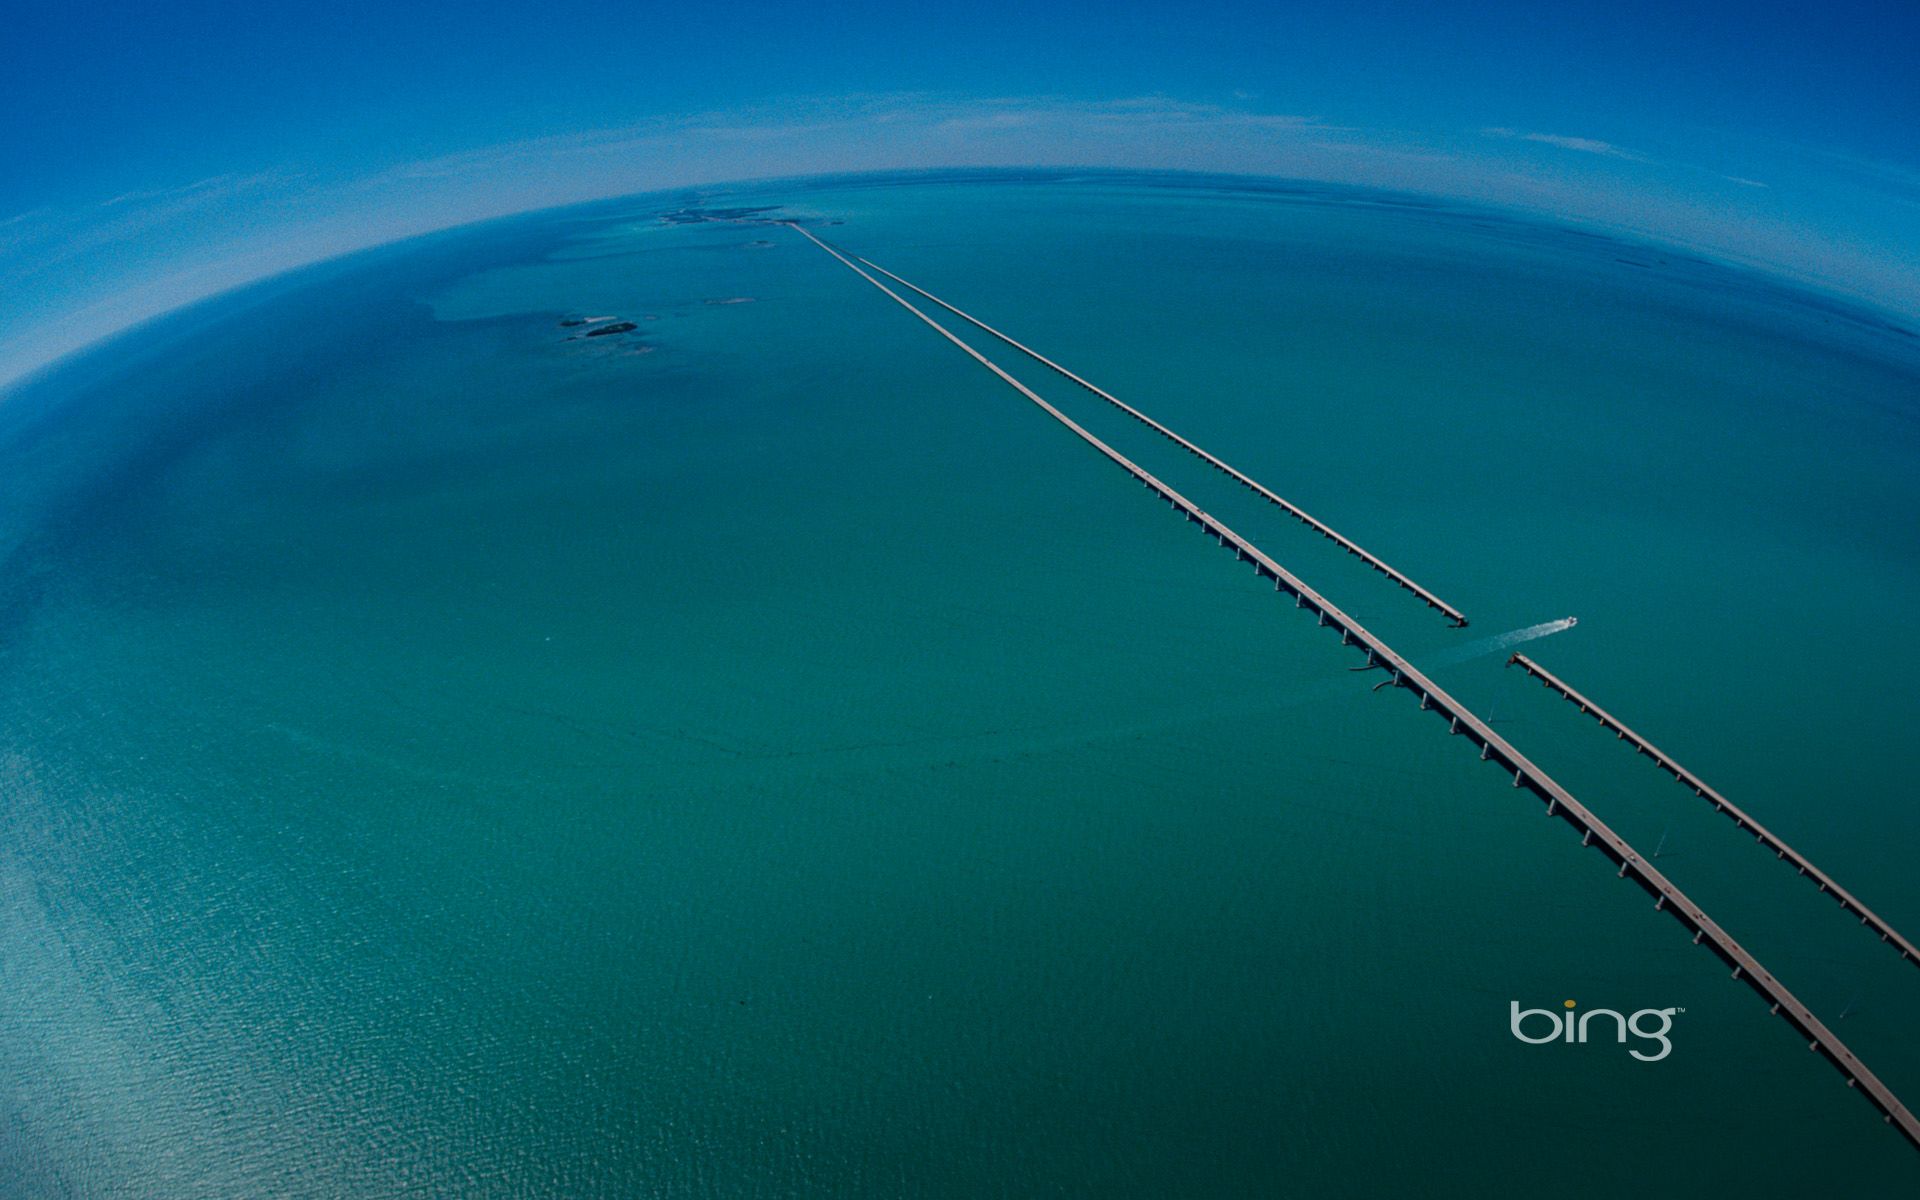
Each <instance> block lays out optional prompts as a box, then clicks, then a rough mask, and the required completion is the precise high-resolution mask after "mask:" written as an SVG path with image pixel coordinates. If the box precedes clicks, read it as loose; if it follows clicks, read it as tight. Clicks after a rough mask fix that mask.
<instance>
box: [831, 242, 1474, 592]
mask: <svg viewBox="0 0 1920 1200" xmlns="http://www.w3.org/2000/svg"><path fill="white" fill-rule="evenodd" d="M860 261H861V262H863V263H865V264H866V265H867V266H869V267H872V268H873V269H874V270H876V271H878V272H880V273H881V274H882V275H885V276H886V277H887V278H888V279H891V280H893V281H894V282H895V283H897V284H899V285H901V286H902V287H905V288H911V289H912V290H913V291H915V292H918V293H919V294H920V295H922V296H925V297H926V298H927V299H929V300H931V301H933V302H934V303H935V304H938V305H939V306H940V307H941V308H944V309H946V310H947V311H948V312H950V313H952V314H953V315H954V316H956V317H959V318H960V319H961V320H963V321H967V322H969V323H971V324H973V325H976V326H978V327H979V328H981V329H982V330H984V331H986V332H987V333H989V334H992V335H993V336H994V337H997V338H999V339H1000V340H1001V341H1003V342H1005V343H1006V344H1007V345H1009V346H1012V347H1013V348H1014V349H1015V350H1018V351H1019V352H1020V353H1022V354H1024V355H1026V356H1027V357H1028V358H1031V359H1033V360H1034V361H1035V362H1037V363H1039V364H1040V365H1041V366H1043V367H1046V368H1047V369H1049V370H1051V371H1054V372H1057V373H1058V374H1060V375H1063V376H1065V377H1066V378H1067V379H1070V380H1072V381H1073V382H1074V383H1077V384H1079V385H1080V386H1081V387H1083V388H1085V389H1087V390H1088V391H1089V392H1092V393H1093V394H1094V395H1096V396H1098V397H1100V398H1101V399H1102V400H1105V401H1106V402H1107V403H1108V404H1111V405H1113V406H1114V407H1115V408H1117V409H1119V410H1120V411H1121V412H1123V413H1125V414H1127V415H1128V416H1129V417H1132V418H1133V419H1134V420H1136V421H1138V422H1140V423H1141V424H1142V425H1145V426H1147V427H1148V428H1149V429H1151V430H1153V431H1154V432H1155V433H1157V434H1159V435H1160V436H1161V437H1164V438H1166V439H1167V440H1168V441H1170V442H1172V443H1174V444H1175V445H1176V446H1179V447H1180V448H1181V449H1183V450H1185V451H1186V452H1187V453H1189V454H1191V455H1193V456H1195V457H1196V458H1199V459H1200V460H1201V461H1203V462H1205V463H1206V464H1207V465H1208V466H1210V467H1212V468H1213V469H1215V470H1216V471H1220V472H1221V473H1223V474H1225V475H1227V476H1228V477H1230V478H1231V479H1233V480H1234V481H1235V482H1236V483H1238V484H1240V485H1241V486H1242V487H1245V488H1247V489H1248V490H1250V491H1252V492H1254V493H1255V494H1256V495H1258V496H1260V497H1261V498H1262V499H1264V500H1266V501H1267V502H1268V503H1269V504H1273V505H1275V506H1277V507H1279V508H1280V509H1282V510H1283V511H1285V512H1286V513H1287V514H1288V515H1289V516H1291V517H1293V518H1295V519H1296V520H1298V521H1300V522H1301V523H1302V524H1304V525H1306V526H1308V527H1309V528H1311V529H1313V530H1314V531H1315V532H1316V533H1318V534H1320V535H1321V536H1322V537H1324V538H1327V539H1329V540H1330V541H1332V542H1333V543H1334V544H1336V545H1338V546H1339V547H1340V548H1341V549H1342V550H1345V551H1346V552H1347V553H1348V554H1351V555H1353V556H1354V557H1356V558H1358V559H1359V560H1360V561H1361V562H1364V563H1366V564H1367V565H1368V566H1369V567H1372V568H1373V569H1374V570H1376V571H1378V572H1380V573H1381V574H1382V575H1385V576H1386V577H1387V578H1388V579H1391V580H1393V582H1395V583H1397V584H1399V585H1400V586H1401V587H1403V588H1405V589H1407V590H1408V591H1410V592H1412V593H1413V594H1414V595H1416V596H1418V597H1420V599H1422V600H1424V601H1426V603H1427V607H1429V608H1437V609H1439V610H1440V611H1441V612H1442V613H1443V614H1445V615H1446V617H1447V618H1448V619H1449V620H1450V621H1452V622H1453V623H1454V624H1455V625H1456V626H1463V625H1465V624H1466V623H1467V618H1466V615H1465V614H1464V613H1462V612H1461V611H1460V610H1459V609H1457V608H1455V607H1454V606H1453V605H1451V604H1448V603H1447V602H1446V601H1444V600H1442V599H1441V598H1440V597H1438V596H1436V595H1434V594H1433V593H1432V592H1430V591H1428V590H1427V589H1426V588H1423V587H1421V586H1420V585H1419V584H1417V583H1415V582H1414V581H1413V580H1412V579H1410V578H1408V577H1407V576H1406V574H1405V573H1403V572H1401V571H1398V570H1395V569H1394V568H1393V567H1391V566H1389V565H1387V563H1386V561H1385V560H1384V559H1382V558H1381V557H1380V556H1379V555H1377V554H1373V553H1370V552H1369V551H1367V550H1364V549H1362V548H1361V547H1360V546H1359V545H1358V544H1357V543H1355V542H1354V541H1353V540H1352V539H1351V538H1348V537H1347V536H1345V535H1344V534H1342V533H1340V532H1339V531H1338V530H1336V529H1334V528H1333V527H1332V526H1330V525H1328V524H1327V523H1326V522H1325V521H1322V520H1319V519H1318V518H1316V517H1314V516H1312V515H1311V514H1309V513H1308V512H1307V511H1306V510H1304V509H1302V508H1301V507H1300V506H1299V505H1297V504H1295V503H1293V501H1291V500H1288V499H1286V498H1285V497H1283V496H1281V495H1280V494H1278V493H1277V492H1275V491H1274V490H1273V489H1272V488H1269V487H1268V486H1267V485H1266V484H1264V483H1261V482H1260V481H1259V480H1257V479H1255V478H1253V477H1252V476H1250V475H1247V474H1245V473H1244V472H1242V471H1239V470H1237V469H1235V468H1234V467H1231V466H1229V465H1228V464H1227V463H1225V462H1223V461H1221V460H1220V459H1219V458H1218V457H1216V456H1215V455H1213V454H1210V453H1208V452H1207V451H1206V450H1203V449H1201V448H1200V447H1199V446H1197V445H1195V444H1194V443H1192V442H1190V441H1188V440H1187V439H1186V438H1184V437H1181V436H1180V435H1179V434H1177V433H1175V432H1174V431H1173V430H1171V429H1169V428H1167V427H1166V426H1165V425H1162V424H1161V423H1160V422H1158V421H1156V420H1154V419H1153V418H1152V417H1150V416H1148V415H1147V414H1146V413H1143V412H1141V411H1140V410H1139V409H1137V408H1135V407H1133V406H1132V405H1131V404H1128V403H1127V402H1126V401H1124V400H1122V399H1120V398H1119V397H1118V396H1115V395H1114V394H1113V393H1111V392H1109V391H1107V390H1105V389H1104V388H1101V387H1099V386H1097V385H1095V384H1093V383H1090V382H1089V381H1087V380H1086V379H1083V378H1081V377H1080V376H1078V375H1076V374H1074V373H1073V372H1072V371H1069V370H1067V369H1066V368H1065V367H1063V366H1061V365H1060V364H1059V363H1057V362H1055V361H1053V360H1052V359H1050V358H1048V357H1047V356H1046V355H1044V354H1042V353H1040V352H1039V351H1038V350H1035V349H1033V348H1031V347H1029V346H1027V345H1024V344H1023V343H1020V342H1016V341H1014V340H1013V338H1011V337H1009V336H1007V335H1006V334H1004V333H1002V332H1000V331H999V330H998V329H995V328H994V327H993V326H991V325H989V324H987V323H986V322H985V321H982V320H981V319H980V318H978V317H976V316H974V315H972V314H971V313H967V312H962V311H961V310H960V309H958V308H955V307H954V306H953V305H951V304H949V303H947V302H946V301H945V300H942V299H941V298H940V297H938V296H936V295H934V294H933V293H932V292H929V291H928V290H927V289H925V288H923V287H921V286H920V285H919V284H916V283H911V282H909V281H907V280H905V279H902V278H900V277H899V276H898V275H895V274H894V273H893V272H892V271H889V270H887V269H886V268H885V267H883V266H881V265H880V264H878V263H876V262H874V261H873V260H872V259H869V258H862V259H860Z"/></svg>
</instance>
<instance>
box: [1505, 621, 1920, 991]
mask: <svg viewBox="0 0 1920 1200" xmlns="http://www.w3.org/2000/svg"><path fill="white" fill-rule="evenodd" d="M1507 662H1508V664H1509V665H1511V666H1517V667H1519V668H1520V669H1522V670H1524V671H1525V672H1526V673H1527V674H1529V675H1531V676H1533V677H1534V678H1535V679H1538V680H1539V681H1540V682H1541V683H1543V684H1545V685H1546V686H1547V687H1548V688H1549V689H1551V690H1553V691H1555V692H1558V693H1559V694H1560V695H1562V696H1564V697H1565V698H1566V699H1567V700H1568V701H1570V702H1571V703H1573V704H1576V705H1578V706H1579V708H1580V711H1581V712H1582V713H1585V714H1586V715H1588V716H1590V717H1593V718H1595V719H1596V720H1597V721H1599V723H1600V726H1601V728H1603V729H1610V730H1612V731H1613V732H1614V734H1615V735H1616V736H1617V737H1618V738H1619V740H1621V741H1623V742H1626V743H1628V744H1629V745H1631V746H1632V747H1633V748H1634V751H1635V753H1637V754H1644V755H1646V756H1647V757H1648V758H1650V759H1652V760H1653V765H1654V766H1656V767H1658V768H1660V769H1661V770H1662V771H1665V772H1666V773H1667V774H1669V775H1671V776H1673V777H1674V778H1675V779H1677V780H1679V781H1680V782H1681V783H1682V784H1683V785H1685V786H1686V787H1689V788H1692V789H1693V794H1694V795H1696V796H1698V797H1700V798H1701V799H1702V800H1705V801H1707V802H1708V803H1709V804H1712V805H1713V810H1714V811H1715V812H1717V813H1721V814H1723V815H1724V816H1726V817H1727V818H1728V819H1730V820H1731V821H1732V822H1733V823H1734V824H1735V825H1737V826H1739V827H1740V828H1741V829H1744V830H1746V831H1747V832H1748V833H1751V834H1753V836H1754V839H1755V840H1756V841H1758V842H1759V843H1760V844H1761V845H1763V846H1765V847H1766V848H1767V849H1769V850H1771V851H1773V853H1774V857H1776V858H1778V859H1780V860H1781V861H1783V862H1787V863H1791V864H1792V865H1793V866H1794V867H1796V868H1798V869H1799V872H1800V874H1802V875H1804V876H1806V877H1807V878H1808V879H1810V880H1812V881H1813V882H1814V883H1817V884H1819V885H1820V890H1821V891H1823V892H1826V893H1827V894H1829V895H1831V896H1832V897H1833V898H1834V899H1835V900H1837V901H1839V902H1840V907H1841V908H1843V909H1845V910H1846V911H1847V912H1850V913H1852V914H1853V915H1854V916H1856V917H1859V918H1860V923H1861V924H1862V925H1865V926H1867V927H1868V928H1870V929H1872V930H1873V931H1874V932H1875V933H1877V934H1879V935H1880V940H1881V941H1883V942H1885V943H1887V944H1888V945H1890V946H1892V947H1893V948H1894V949H1895V950H1898V951H1899V952H1900V957H1901V958H1904V959H1906V960H1907V961H1908V962H1910V963H1913V964H1914V965H1915V966H1920V948H1916V947H1915V946H1914V944H1913V943H1912V942H1910V941H1908V940H1907V939H1906V938H1905V937H1904V936H1902V935H1901V933H1900V931H1899V930H1897V929H1895V928H1894V927H1893V926H1891V925H1889V924H1887V922H1886V921H1885V920H1884V919H1883V918H1882V917H1881V916H1880V915H1879V914H1878V913H1876V912H1874V911H1873V910H1872V909H1870V908H1868V907H1867V906H1866V905H1864V904H1862V903H1860V901H1859V900H1857V899H1855V898H1854V895H1853V893H1852V892H1849V891H1848V890H1847V889H1845V888H1843V887H1841V886H1840V885H1839V884H1838V883H1835V882H1834V881H1833V878H1832V877H1831V876H1829V875H1828V874H1827V873H1826V872H1825V871H1822V870H1821V869H1820V868H1819V867H1816V866H1814V865H1813V863H1811V862H1810V861H1808V859H1807V857H1806V855H1804V854H1801V853H1800V852H1799V851H1798V850H1795V849H1794V848H1793V847H1792V846H1789V845H1787V843H1786V842H1785V841H1784V840H1782V839H1781V838H1780V836H1779V835H1778V834H1776V833H1774V832H1773V831H1772V830H1771V829H1768V828H1767V827H1766V826H1765V825H1762V824H1761V823H1760V822H1758V821H1756V820H1754V819H1753V818H1752V817H1751V816H1749V815H1747V813H1746V811H1745V810H1744V809H1742V808H1741V807H1740V806H1739V805H1737V804H1735V803H1734V802H1733V801H1731V800H1729V799H1727V798H1726V797H1725V796H1722V795H1721V794H1720V793H1719V792H1717V791H1715V790H1714V789H1713V788H1711V787H1709V786H1707V783H1706V781H1705V780H1703V779H1701V778H1700V777H1699V776H1698V775H1695V774H1694V773H1693V772H1692V771H1689V770H1687V769H1686V768H1685V767H1683V766H1681V765H1680V764H1679V763H1678V762H1675V761H1674V759H1673V756H1672V755H1670V754H1667V753H1666V752H1665V751H1663V750H1661V749H1660V748H1659V747H1658V746H1656V745H1654V744H1653V743H1652V742H1649V741H1648V740H1647V739H1645V738H1643V737H1641V736H1640V735H1639V734H1637V733H1635V732H1634V731H1633V730H1631V729H1629V728H1628V727H1627V726H1626V724H1625V723H1624V722H1622V721H1621V720H1620V719H1619V718H1618V717H1616V716H1614V715H1613V714H1612V713H1610V712H1608V711H1607V710H1606V709H1604V708H1601V707H1600V706H1599V705H1598V704H1595V703H1594V702H1593V701H1591V700H1589V699H1587V698H1586V697H1585V696H1583V695H1581V694H1580V693H1579V692H1577V691H1575V690H1573V688H1572V687H1570V686H1569V685H1568V684H1567V683H1566V682H1565V681H1563V680H1562V679H1561V678H1560V677H1559V676H1557V675H1555V674H1554V673H1553V672H1551V671H1549V670H1547V669H1546V668H1545V667H1543V666H1541V665H1540V664H1539V663H1537V662H1534V661H1533V660H1532V659H1530V658H1528V657H1527V656H1526V655H1524V654H1515V655H1514V656H1513V657H1512V658H1509V659H1508V660H1507Z"/></svg>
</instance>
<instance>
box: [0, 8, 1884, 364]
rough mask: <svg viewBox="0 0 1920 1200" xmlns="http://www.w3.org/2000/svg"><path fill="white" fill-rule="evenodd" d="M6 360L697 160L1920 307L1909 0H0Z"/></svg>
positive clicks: (689, 176) (701, 166) (664, 176)
mask: <svg viewBox="0 0 1920 1200" xmlns="http://www.w3.org/2000/svg"><path fill="white" fill-rule="evenodd" d="M4 15H5V16H6V22H5V24H4V26H0V98H4V101H5V102H4V103H3V104H0V383H3V382H4V381H5V380H7V379H9V378H12V377H16V376H18V375H19V374H21V373H22V372H25V371H28V370H31V369H32V368H34V367H35V366H37V365H39V364H41V363H44V362H46V361H48V360H49V359H50V358H52V357H54V356H57V355H59V354H61V353H64V352H66V351H69V350H71V349H73V348H75V347H77V346H80V345H83V344H85V343H87V342H89V341H91V340H94V339H96V338H97V337H99V336H100V335H102V334H104V333H106V332H110V331H111V330H113V329H116V328H119V327H122V326H124V325H126V324H129V323H131V322H134V321H137V320H140V319H143V318H145V317H147V316H151V315H154V314H155V313H158V312H161V311H165V310H167V309H169V308H172V307H175V306H177V305H179V304H182V303H187V302H190V301H192V300H194V299H197V298H199V297H201V296H204V295H207V294H210V293H212V292H215V291H219V290H224V289H226V288H228V287H232V286H235V285H237V284H239V283H243V282H246V281H247V280H250V279H255V278H259V277H261V276H263V275H267V274H271V273H274V272H277V271H280V270H284V269H286V268H288V267H291V266H295V265H299V264H300V263H304V262H310V261H313V260H315V259H318V258H324V257H329V256H331V255H333V254H337V253H341V252H344V251H346V250H350V249H354V248H358V247H361V246H366V245H371V244H376V243H379V242H383V241H388V240H392V239H393V238H396V237H402V236H407V235H410V234H414V233H419V232H424V231H426V230H429V229H433V228H440V227H444V226H446V225H450V224H455V223H459V222H463V221H468V220H474V219H479V218H484V217H489V216H496V215H501V214H504V213H507V212H513V211H518V210H523V209H526V208H531V207H538V206H543V205H548V204H557V203H564V202H568V201H573V200H582V199H589V198H593V197H596V196H605V195H614V194H620V193H624V192H631V191H642V190H648V189H651V188H656V187H668V186H675V185H679V184H684V183H700V182H714V181H719V180H725V179H735V178H745V177H754V176H764V175H777V174H793V173H806V172H814V171H827V170H847V169H867V168H885V167H894V166H902V167H926V166H938V165H949V164H951V165H983V164H1037V163H1070V164H1075V165H1115V166H1131V167H1141V166H1147V167H1151V166H1168V167H1183V168H1194V169H1213V170H1230V171H1231V170H1239V171H1248V172H1254V173H1271V174H1286V175H1296V176H1303V177H1309V178H1322V179H1335V180H1343V181H1347V182H1355V183H1371V184H1380V185H1386V186H1394V187H1404V188H1411V189H1415V190H1419V191H1425V192H1431V193H1434V194H1439V195H1446V196H1453V197H1457V198H1464V199H1473V200H1484V201H1491V202H1496V203H1505V204H1510V205H1514V206H1517V207H1521V208H1527V209H1531V210H1534V211H1543V212H1550V213H1555V214H1559V215H1562V216H1567V217H1571V218H1574V219H1578V220H1582V221H1587V222H1592V223H1596V224H1601V225H1607V226H1611V227H1615V228H1619V229H1624V230H1628V231H1633V232H1639V233H1643V234H1647V235H1650V236H1653V237H1657V238H1662V239H1665V240H1669V241H1675V242H1680V243H1685V244H1688V245H1691V246H1694V247H1696V248H1699V249H1704V250H1707V251H1709V252H1712V253H1715V254H1718V255H1720V256H1722V257H1728V258H1733V259H1737V260H1741V261H1745V262H1749V263H1752V264H1756V265H1759V266H1762V267H1766V268H1768V269H1772V270H1775V271H1778V272H1780V273H1782V274H1785V275H1788V276H1791V277H1794V278H1798V279H1802V280H1805V281H1808V282H1812V283H1815V284H1818V285H1821V286H1824V287H1827V288H1829V289H1832V290H1835V291H1840V292H1844V293H1847V294H1851V295H1854V296H1857V297H1860V298H1862V299H1865V300H1868V301H1871V302H1874V303H1877V304H1880V305H1882V306H1885V307H1888V308H1891V309H1893V310H1895V311H1897V312H1900V313H1903V314H1905V315H1907V316H1909V317H1916V316H1920V135H1916V132H1915V130H1916V129H1920V71H1916V69H1915V66H1914V60H1915V59H1916V57H1920V4H1915V3H1912V2H1911V0H1901V2H1897V3H1895V2H1889V3H1876V2H1870V0H1867V2H1851V0H1835V2H1832V3H1826V4H1819V5H1810V4H1791V5H1789V4H1770V3H1764V2H1755V3H1735V2H1732V0H1725V2H1720V3H1687V2H1685V0H1670V2H1668V3H1658V4H1653V3H1648V4H1642V3H1636V2H1631V0H1614V2H1611V3H1597V2H1592V3H1576V2H1569V0H1556V2H1555V3H1552V4H1542V3H1538V2H1526V3H1511V2H1506V0H1483V2H1480V3H1471V4H1457V5H1451V4H1445V3H1441V2H1439V0H1427V2H1425V3H1367V2H1365V0H1349V2H1345V3H1321V2H1317V0H1315V2H1310V3H1297V4H1231V3H1229V4H1219V5H1213V6H1210V7H1209V6H1200V5H1196V4H1193V3H1182V4H1176V3H1149V4H1129V3H1124V2H1121V3H1109V4H1092V3H1078V2H1072V3H1062V2H1058V0H1022V2H1019V3H1004V2H1002V0H968V2H967V3H965V4H948V5H939V6H908V5H902V4H897V3H892V4H880V3H852V4H846V3H831V2H824V3H817V4H792V3H777V4H773V3H761V2H759V0H746V2H743V3H733V4H727V3H715V2H712V0H682V2H680V3H675V4H670V5H660V4H633V5H622V4H618V3H613V2H611V0H603V2H598V3H592V4H579V5H571V6H569V5H556V4H551V3H547V4H541V5H531V4H505V3H489V2H484V0H475V2H469V3H464V4H459V5H452V4H441V3H433V2H419V3H410V4H395V3H392V2H391V0H388V2H386V3H381V4H364V3H358V2H356V0H338V2H333V3H326V4H299V5H294V4H284V3H277V2H275V0H254V2H252V3H229V2H206V0H169V2H165V3H144V4H124V3H112V2H100V3H91V4H87V5H72V6H67V5H62V6H48V5H35V6H31V7H28V6H24V5H19V4H15V5H13V6H10V7H9V9H8V10H7V11H6V13H5V14H4Z"/></svg>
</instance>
